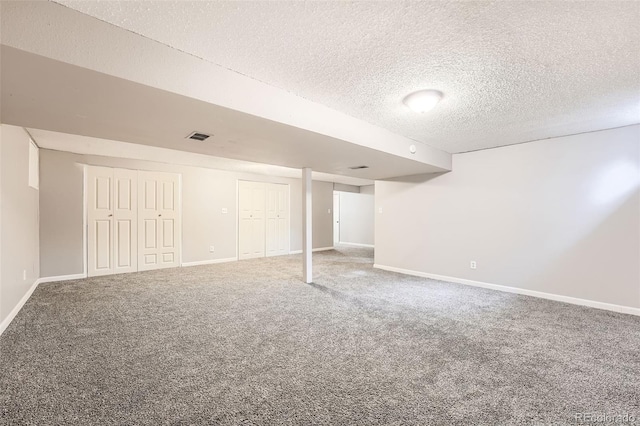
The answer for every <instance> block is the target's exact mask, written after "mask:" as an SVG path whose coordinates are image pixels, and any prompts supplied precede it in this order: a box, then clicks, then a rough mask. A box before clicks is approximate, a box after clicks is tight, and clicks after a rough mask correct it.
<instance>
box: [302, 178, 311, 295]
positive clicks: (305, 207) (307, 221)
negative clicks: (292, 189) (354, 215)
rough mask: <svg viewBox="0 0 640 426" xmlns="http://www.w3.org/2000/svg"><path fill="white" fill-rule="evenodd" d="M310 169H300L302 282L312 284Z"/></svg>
mask: <svg viewBox="0 0 640 426" xmlns="http://www.w3.org/2000/svg"><path fill="white" fill-rule="evenodd" d="M311 190H312V188H311V168H310V167H305V168H304V169H302V277H303V279H304V282H305V283H307V284H309V283H311V282H313V264H312V248H311V247H312V244H311V229H312V228H311V226H312V223H311V221H312V214H311V213H312V210H311V201H312V196H311Z"/></svg>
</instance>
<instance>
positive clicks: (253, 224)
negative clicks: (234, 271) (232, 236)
mask: <svg viewBox="0 0 640 426" xmlns="http://www.w3.org/2000/svg"><path fill="white" fill-rule="evenodd" d="M264 210H265V184H264V183H262V182H247V181H239V182H238V258H239V259H252V258H255V257H264V255H265V212H264Z"/></svg>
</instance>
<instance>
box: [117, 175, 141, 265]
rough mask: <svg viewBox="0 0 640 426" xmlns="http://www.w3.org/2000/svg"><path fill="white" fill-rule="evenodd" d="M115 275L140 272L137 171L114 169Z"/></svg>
mask: <svg viewBox="0 0 640 426" xmlns="http://www.w3.org/2000/svg"><path fill="white" fill-rule="evenodd" d="M113 181H114V194H113V196H114V197H113V198H114V200H115V201H114V209H113V221H114V225H113V226H114V231H113V234H114V235H113V251H114V252H113V258H114V259H115V262H114V268H113V273H116V274H120V273H124V272H135V271H137V270H138V253H137V251H138V206H137V195H138V188H137V184H138V174H137V172H136V171H135V170H124V169H113Z"/></svg>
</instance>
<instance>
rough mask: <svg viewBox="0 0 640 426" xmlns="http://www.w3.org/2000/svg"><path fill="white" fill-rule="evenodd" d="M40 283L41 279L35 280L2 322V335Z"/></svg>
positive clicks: (0, 325) (0, 327) (0, 330)
mask: <svg viewBox="0 0 640 426" xmlns="http://www.w3.org/2000/svg"><path fill="white" fill-rule="evenodd" d="M38 284H40V280H35V282H34V283H33V284H32V285H31V287H30V288H29V290H27V292H26V293H25V295H24V296H22V299H20V301H19V302H18V304H17V305H16V306H14V308H13V309H12V310H11V312H9V316H7V317H6V318H5V319H4V321H2V322H1V323H0V336H1V335H2V333H4V331H5V330H6V329H7V327H9V324H11V321H13V319H14V318H15V317H16V315H18V312H20V309H22V307H23V306H24V304H25V303H27V300H29V298H30V297H31V295H32V294H33V292H34V291H35V289H36V287H38Z"/></svg>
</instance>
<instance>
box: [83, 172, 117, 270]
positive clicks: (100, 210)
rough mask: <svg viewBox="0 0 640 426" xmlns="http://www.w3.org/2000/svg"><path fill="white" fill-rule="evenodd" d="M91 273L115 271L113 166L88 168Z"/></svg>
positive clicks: (88, 230)
mask: <svg viewBox="0 0 640 426" xmlns="http://www.w3.org/2000/svg"><path fill="white" fill-rule="evenodd" d="M87 251H88V253H87V263H88V265H87V273H88V275H89V276H90V277H95V276H98V275H107V274H113V169H109V168H106V167H88V168H87Z"/></svg>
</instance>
